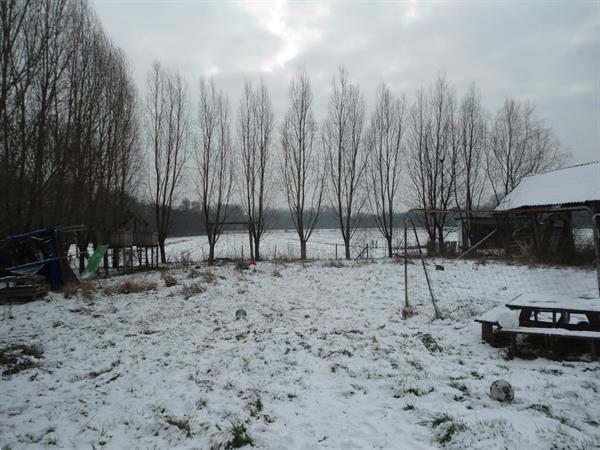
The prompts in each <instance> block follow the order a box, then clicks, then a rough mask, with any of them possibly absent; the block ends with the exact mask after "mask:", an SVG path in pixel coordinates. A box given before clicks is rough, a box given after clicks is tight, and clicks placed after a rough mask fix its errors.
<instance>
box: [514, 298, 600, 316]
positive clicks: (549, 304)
mask: <svg viewBox="0 0 600 450" xmlns="http://www.w3.org/2000/svg"><path fill="white" fill-rule="evenodd" d="M508 305H509V306H510V307H511V308H519V309H523V308H531V309H536V310H546V311H558V310H566V311H578V312H581V313H584V312H594V313H596V312H597V313H600V299H599V298H598V295H597V294H596V298H572V297H569V296H564V295H560V294H544V295H543V296H540V295H536V294H525V295H522V296H519V297H518V298H516V299H514V300H512V301H510V302H509V303H508Z"/></svg>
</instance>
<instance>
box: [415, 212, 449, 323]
mask: <svg viewBox="0 0 600 450" xmlns="http://www.w3.org/2000/svg"><path fill="white" fill-rule="evenodd" d="M410 221H411V222H412V227H413V231H414V232H415V239H416V240H417V248H418V249H419V257H420V258H421V264H422V265H423V271H424V272H425V280H427V288H428V289H429V295H430V296H431V303H432V304H433V311H434V316H435V318H436V319H441V318H442V315H441V314H440V311H439V310H438V307H437V304H436V303H435V297H434V296H433V289H432V288H431V281H429V273H428V272H427V266H426V265H425V259H424V258H423V252H422V251H421V243H420V242H419V235H418V234H417V227H416V226H415V222H414V221H413V220H412V219H410Z"/></svg>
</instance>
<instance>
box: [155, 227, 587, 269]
mask: <svg viewBox="0 0 600 450" xmlns="http://www.w3.org/2000/svg"><path fill="white" fill-rule="evenodd" d="M407 231H408V233H407V242H408V245H409V246H415V245H416V243H417V242H416V238H415V236H414V232H413V230H412V229H409V230H407ZM417 233H418V236H419V242H420V244H421V245H422V246H425V245H426V243H427V233H426V232H425V230H424V229H422V228H418V229H417ZM403 234H404V230H403V229H401V228H398V229H397V231H396V232H395V233H394V239H393V242H394V244H393V245H394V246H399V245H400V242H403ZM574 234H575V242H576V245H577V248H578V249H584V248H588V247H590V246H591V245H593V244H592V231H591V229H589V228H577V229H575V230H574ZM446 240H447V241H456V240H457V236H456V230H455V229H449V230H448V232H447V235H446ZM367 244H368V245H369V257H372V258H373V257H374V258H383V257H385V256H387V248H386V243H385V240H384V239H383V238H382V236H381V234H380V233H379V230H377V229H376V228H360V229H358V230H356V233H355V234H354V237H353V239H352V248H351V254H352V257H353V258H356V257H357V256H358V255H359V254H360V253H361V252H363V250H364V249H365V245H367ZM336 245H337V255H338V257H339V258H343V256H344V241H343V240H342V236H341V234H340V231H339V230H338V229H317V230H315V231H314V233H313V235H312V236H311V238H310V240H309V241H308V245H307V253H308V255H307V256H308V257H309V258H312V259H328V258H335V257H336ZM166 247H167V248H166V251H167V256H168V258H169V259H170V260H171V261H177V260H181V259H182V258H183V259H191V260H192V261H201V260H204V259H206V258H207V256H208V242H207V240H206V236H186V237H179V238H172V239H168V240H167V243H166ZM592 248H593V247H592ZM261 253H262V256H263V258H266V259H281V258H284V259H285V258H289V259H295V258H298V257H299V256H300V243H299V241H298V235H297V234H296V232H295V231H294V230H268V231H267V232H266V233H265V235H264V236H263V239H262V241H261ZM215 254H216V256H217V257H220V258H241V257H246V258H247V257H248V256H249V254H250V252H249V243H248V235H247V234H246V233H244V232H242V231H226V232H224V233H223V235H222V236H221V238H220V239H219V241H218V242H217V247H216V250H215ZM363 256H365V253H363Z"/></svg>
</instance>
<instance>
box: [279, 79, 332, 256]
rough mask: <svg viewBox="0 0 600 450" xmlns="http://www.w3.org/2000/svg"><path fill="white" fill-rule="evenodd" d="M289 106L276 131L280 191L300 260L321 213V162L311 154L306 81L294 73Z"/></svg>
mask: <svg viewBox="0 0 600 450" xmlns="http://www.w3.org/2000/svg"><path fill="white" fill-rule="evenodd" d="M289 96H290V106H289V108H288V111H287V113H286V115H285V118H284V120H283V123H282V124H281V128H280V135H281V149H282V152H283V160H282V164H281V173H282V180H283V189H284V191H285V194H286V199H287V203H288V207H289V208H290V212H291V214H292V220H293V222H294V227H295V228H296V232H297V233H298V238H299V239H300V259H303V260H304V259H306V243H307V242H308V240H309V239H310V236H311V235H312V233H313V231H314V229H315V226H316V224H317V220H318V218H319V212H320V210H321V203H322V200H323V191H324V173H325V172H324V168H323V166H322V164H323V163H324V161H323V160H322V158H319V155H318V153H316V152H315V148H316V146H315V137H316V133H317V124H316V121H315V119H314V117H313V110H312V101H313V97H312V90H311V88H310V79H309V78H308V75H307V74H306V72H304V71H300V72H298V73H297V74H296V75H295V77H294V78H293V79H292V81H291V83H290V88H289Z"/></svg>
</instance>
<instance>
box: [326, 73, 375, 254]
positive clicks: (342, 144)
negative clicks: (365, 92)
mask: <svg viewBox="0 0 600 450" xmlns="http://www.w3.org/2000/svg"><path fill="white" fill-rule="evenodd" d="M364 123H365V102H364V100H363V99H362V97H361V95H360V92H359V89H358V86H356V85H355V84H353V83H352V82H350V81H349V80H348V74H347V72H346V70H345V69H344V68H343V67H340V68H339V69H338V73H337V75H336V76H334V78H333V91H332V93H331V97H330V99H329V113H328V116H327V119H325V121H324V122H323V127H322V142H323V147H324V149H325V155H326V158H327V167H328V179H329V192H330V194H331V198H330V200H331V203H332V204H333V205H334V206H335V209H336V211H337V214H338V218H339V224H340V231H341V233H342V239H343V240H344V247H345V251H346V259H350V240H351V239H352V235H353V234H354V232H355V231H356V227H357V226H358V217H359V214H360V212H361V210H362V207H363V205H364V203H365V200H366V196H365V194H364V190H363V189H361V188H362V186H361V183H362V178H363V174H364V171H365V167H366V161H367V158H366V153H365V147H364V143H363V128H364Z"/></svg>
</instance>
